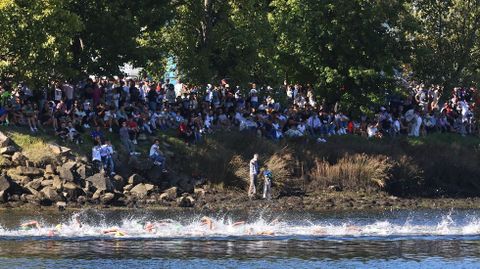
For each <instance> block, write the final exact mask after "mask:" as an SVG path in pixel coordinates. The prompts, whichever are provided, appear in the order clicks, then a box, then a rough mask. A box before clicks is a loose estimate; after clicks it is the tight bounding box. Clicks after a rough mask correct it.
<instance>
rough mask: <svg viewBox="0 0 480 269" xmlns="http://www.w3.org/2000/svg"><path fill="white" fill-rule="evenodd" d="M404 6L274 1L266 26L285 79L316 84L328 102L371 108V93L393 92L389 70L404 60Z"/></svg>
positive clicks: (342, 1)
mask: <svg viewBox="0 0 480 269" xmlns="http://www.w3.org/2000/svg"><path fill="white" fill-rule="evenodd" d="M403 2H404V1H365V0H354V1H352V0H340V1H338V0H336V1H333V0H330V1H315V0H306V1H292V0H274V1H272V3H271V6H272V7H273V12H272V14H271V16H270V21H271V23H272V25H273V27H274V31H275V32H276V35H277V37H278V40H277V47H278V53H279V63H280V68H282V69H283V70H284V73H285V74H286V79H287V80H289V81H291V82H301V83H307V82H308V83H312V84H314V85H317V88H318V89H320V93H322V94H323V95H324V96H327V97H328V98H329V99H330V100H329V101H331V102H333V101H337V100H340V99H341V98H342V97H347V98H350V99H351V102H350V103H352V104H355V105H359V104H366V103H369V102H370V103H375V100H373V99H372V98H371V97H372V96H371V95H370V94H371V93H373V94H374V95H376V96H383V95H384V94H385V93H386V92H387V90H391V89H392V88H393V82H394V81H393V79H392V78H393V69H394V68H396V67H398V66H399V64H400V63H401V62H402V60H403V59H404V58H405V55H407V54H406V52H407V51H408V42H406V41H405V37H404V35H403V28H404V25H403V24H402V21H403V20H404V18H405V17H408V14H407V13H406V8H405V6H404V4H403Z"/></svg>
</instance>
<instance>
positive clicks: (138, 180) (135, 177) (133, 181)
mask: <svg viewBox="0 0 480 269" xmlns="http://www.w3.org/2000/svg"><path fill="white" fill-rule="evenodd" d="M143 182H145V180H144V178H143V177H142V176H140V175H139V174H133V175H131V176H130V177H129V178H128V184H133V185H137V184H140V183H143Z"/></svg>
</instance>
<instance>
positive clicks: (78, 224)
mask: <svg viewBox="0 0 480 269" xmlns="http://www.w3.org/2000/svg"><path fill="white" fill-rule="evenodd" d="M75 223H76V224H77V226H78V228H82V226H83V225H82V222H80V217H79V216H75Z"/></svg>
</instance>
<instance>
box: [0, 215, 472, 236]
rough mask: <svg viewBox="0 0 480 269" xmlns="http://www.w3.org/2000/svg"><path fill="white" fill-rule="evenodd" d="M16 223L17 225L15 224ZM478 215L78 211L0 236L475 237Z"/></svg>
mask: <svg viewBox="0 0 480 269" xmlns="http://www.w3.org/2000/svg"><path fill="white" fill-rule="evenodd" d="M19 225H21V223H20V224H19ZM478 234H480V219H478V218H471V219H470V220H468V221H463V222H460V221H459V222H456V221H454V220H453V219H452V217H451V215H450V214H448V215H446V216H443V217H442V219H441V220H440V221H439V222H438V223H430V224H425V222H417V223H415V222H414V221H413V220H411V219H410V218H407V220H406V221H405V222H404V223H401V224H399V223H398V221H397V222H391V221H389V220H378V221H372V222H369V223H368V222H365V221H364V222H361V223H360V222H354V221H345V222H340V223H329V222H325V221H303V222H302V223H298V222H291V221H282V220H277V219H276V220H273V221H270V220H266V219H264V218H262V217H260V218H257V219H255V220H252V221H244V222H235V221H234V220H233V219H231V218H227V217H223V218H214V217H211V218H206V217H200V216H198V217H194V218H193V219H190V220H172V219H147V218H124V219H122V220H121V221H120V222H118V223H116V224H114V225H112V224H108V223H107V222H106V221H105V220H102V221H97V222H94V223H92V222H89V221H88V219H84V220H82V219H81V218H80V217H79V215H77V214H76V215H73V216H72V217H71V218H70V219H69V220H68V221H66V222H64V223H59V224H48V223H45V222H44V221H42V220H38V225H31V226H28V227H26V228H25V227H21V226H18V227H16V228H5V227H4V226H2V225H0V236H3V237H29V236H35V237H39V236H40V237H64V238H82V237H105V238H112V237H113V238H116V237H122V238H197V237H202V238H204V237H205V238H209V237H221V238H228V237H257V236H264V237H296V236H297V237H300V236H316V237H333V238H336V237H363V236H374V237H388V236H398V237H403V236H447V235H460V236H468V235H478Z"/></svg>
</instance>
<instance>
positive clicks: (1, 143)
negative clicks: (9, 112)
mask: <svg viewBox="0 0 480 269" xmlns="http://www.w3.org/2000/svg"><path fill="white" fill-rule="evenodd" d="M12 144H13V143H12V140H11V139H10V137H8V136H6V135H5V134H4V133H3V132H0V147H1V148H3V147H8V146H10V145H12Z"/></svg>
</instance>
